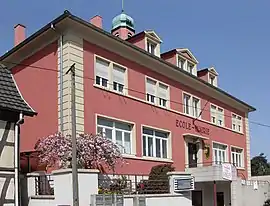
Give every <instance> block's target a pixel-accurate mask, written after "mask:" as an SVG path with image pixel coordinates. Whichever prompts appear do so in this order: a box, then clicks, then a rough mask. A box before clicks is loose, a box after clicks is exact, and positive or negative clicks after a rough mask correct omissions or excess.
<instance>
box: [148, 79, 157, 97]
mask: <svg viewBox="0 0 270 206" xmlns="http://www.w3.org/2000/svg"><path fill="white" fill-rule="evenodd" d="M146 92H147V93H148V94H151V95H154V96H156V82H155V81H153V80H150V79H147V80H146Z"/></svg>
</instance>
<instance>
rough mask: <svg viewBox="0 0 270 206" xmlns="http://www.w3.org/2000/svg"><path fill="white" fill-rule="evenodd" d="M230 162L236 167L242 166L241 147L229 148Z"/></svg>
mask: <svg viewBox="0 0 270 206" xmlns="http://www.w3.org/2000/svg"><path fill="white" fill-rule="evenodd" d="M231 162H232V164H234V166H236V167H242V168H243V167H244V157H243V149H239V148H235V147H232V148H231Z"/></svg>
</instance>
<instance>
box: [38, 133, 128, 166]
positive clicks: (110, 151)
mask: <svg viewBox="0 0 270 206" xmlns="http://www.w3.org/2000/svg"><path fill="white" fill-rule="evenodd" d="M76 140H77V141H76V142H77V164H78V167H79V168H86V169H89V168H91V169H99V170H102V171H104V169H105V168H104V167H106V168H108V169H110V170H114V168H115V166H116V164H117V163H123V158H122V155H121V152H120V149H119V146H118V145H116V144H115V143H113V142H112V141H111V140H109V139H108V138H106V137H103V136H102V135H100V134H97V135H88V134H80V135H78V136H77V138H76ZM35 149H36V150H37V151H39V158H40V161H41V162H42V163H46V164H47V165H48V166H49V167H60V168H70V167H71V160H72V139H71V136H70V135H63V134H62V133H56V134H53V135H50V136H47V137H43V138H41V139H39V140H38V141H37V143H36V145H35Z"/></svg>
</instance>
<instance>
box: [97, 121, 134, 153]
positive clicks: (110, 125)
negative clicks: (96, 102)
mask: <svg viewBox="0 0 270 206" xmlns="http://www.w3.org/2000/svg"><path fill="white" fill-rule="evenodd" d="M132 129H133V125H131V124H127V123H124V122H119V121H114V120H110V119H107V118H102V117H98V119H97V131H98V133H101V134H103V135H104V136H105V137H106V138H109V139H110V140H112V141H113V142H114V143H116V144H118V145H119V147H120V150H121V151H122V153H125V154H131V152H132V149H131V148H132V145H131V144H132V141H131V140H132Z"/></svg>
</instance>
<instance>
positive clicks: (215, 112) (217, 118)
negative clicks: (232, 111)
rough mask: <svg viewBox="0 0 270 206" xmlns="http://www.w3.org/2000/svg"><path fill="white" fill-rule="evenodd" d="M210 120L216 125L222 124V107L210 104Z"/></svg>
mask: <svg viewBox="0 0 270 206" xmlns="http://www.w3.org/2000/svg"><path fill="white" fill-rule="evenodd" d="M210 113H211V122H212V123H213V124H216V125H218V126H224V125H225V124H224V109H222V108H221V107H218V106H215V105H211V111H210Z"/></svg>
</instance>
